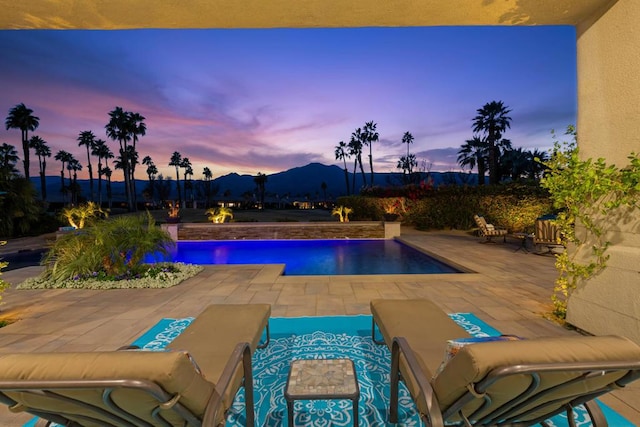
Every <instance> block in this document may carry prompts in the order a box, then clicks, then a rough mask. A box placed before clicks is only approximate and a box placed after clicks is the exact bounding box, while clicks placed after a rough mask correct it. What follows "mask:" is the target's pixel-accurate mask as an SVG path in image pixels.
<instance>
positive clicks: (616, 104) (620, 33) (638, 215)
mask: <svg viewBox="0 0 640 427" xmlns="http://www.w3.org/2000/svg"><path fill="white" fill-rule="evenodd" d="M638 22H640V1H637V0H619V1H618V2H617V3H615V4H614V5H613V7H611V9H609V10H608V11H607V12H606V13H605V14H604V15H603V16H601V17H600V19H598V20H597V21H596V22H594V23H592V24H591V25H590V26H587V25H585V26H584V27H579V28H578V123H577V126H578V146H579V147H580V152H581V155H582V157H583V158H589V157H591V158H598V157H604V158H605V159H606V160H607V162H608V163H615V164H616V165H617V166H618V167H624V166H625V165H626V164H628V161H627V156H628V155H629V153H631V152H632V151H635V152H636V153H638V152H640V26H639V25H638ZM607 236H608V240H609V241H611V242H612V243H613V246H612V247H611V248H610V249H609V251H608V254H609V255H610V257H611V258H610V260H609V262H608V267H607V269H606V270H605V271H604V272H603V273H602V274H600V275H598V276H596V277H594V278H592V279H590V280H589V281H587V282H586V283H584V284H581V285H580V286H579V287H578V289H577V290H576V291H575V292H574V293H573V295H572V297H571V299H570V301H569V305H568V313H567V320H568V321H569V322H570V323H571V324H573V325H575V326H577V327H579V328H581V329H584V330H586V331H588V332H591V333H594V334H621V335H626V336H628V337H630V338H631V339H633V340H634V341H636V342H638V343H640V212H639V211H638V210H636V211H635V212H633V213H632V214H630V215H627V216H626V217H625V218H624V219H623V220H621V221H619V222H618V223H617V225H615V226H611V227H609V229H608V230H607Z"/></svg>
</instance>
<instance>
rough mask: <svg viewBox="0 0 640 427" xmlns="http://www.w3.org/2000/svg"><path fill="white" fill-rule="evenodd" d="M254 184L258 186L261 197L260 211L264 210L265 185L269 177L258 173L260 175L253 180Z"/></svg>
mask: <svg viewBox="0 0 640 427" xmlns="http://www.w3.org/2000/svg"><path fill="white" fill-rule="evenodd" d="M253 182H255V183H256V185H257V186H258V195H259V197H260V209H264V193H265V184H266V183H267V175H265V174H263V173H260V172H258V175H257V176H255V177H254V178H253Z"/></svg>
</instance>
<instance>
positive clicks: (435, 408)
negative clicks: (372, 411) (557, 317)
mask: <svg viewBox="0 0 640 427" xmlns="http://www.w3.org/2000/svg"><path fill="white" fill-rule="evenodd" d="M371 312H372V314H373V326H374V329H373V331H372V334H374V338H375V326H376V325H377V326H378V327H379V330H380V333H381V334H382V336H383V339H384V343H386V344H387V345H388V346H389V347H390V348H391V379H390V382H391V389H390V397H391V403H390V410H389V418H390V422H392V423H396V422H398V394H399V381H400V380H401V379H402V380H403V381H404V382H405V384H406V386H407V388H408V390H409V392H410V393H411V396H412V398H413V399H414V401H415V402H416V405H417V408H418V411H419V412H420V416H421V417H422V419H423V420H424V422H425V424H426V425H429V426H444V425H445V423H446V424H447V425H459V426H472V425H491V426H501V425H505V426H506V425H513V426H531V425H535V424H538V423H542V422H544V420H547V419H549V418H551V417H552V416H554V415H556V414H559V413H566V414H567V415H568V417H569V419H573V410H574V408H575V407H576V406H577V405H581V404H584V405H585V407H586V408H587V412H588V414H589V416H590V417H591V421H592V424H593V425H594V426H605V425H607V424H606V420H605V417H604V415H603V413H602V411H601V410H600V408H599V407H598V405H597V404H596V403H595V401H594V400H593V399H595V398H596V397H598V396H600V395H602V394H605V393H607V392H609V391H612V390H615V389H617V388H620V387H624V386H625V385H626V384H628V383H630V382H632V381H634V380H636V379H638V378H640V346H638V345H637V344H635V343H633V342H632V341H630V340H628V339H626V338H622V337H616V336H604V337H593V336H572V337H560V338H536V339H524V340H518V341H495V342H485V343H477V344H473V345H468V346H465V347H462V348H461V349H460V350H459V351H458V352H457V354H456V355H455V356H454V357H453V358H452V359H451V360H450V361H449V362H448V363H447V364H446V365H444V368H442V369H441V371H440V372H438V368H439V367H440V365H441V363H442V360H443V359H444V354H445V350H446V340H447V339H454V338H462V337H465V336H468V335H467V334H466V332H464V331H463V330H462V329H461V328H460V327H459V326H457V325H456V324H455V322H453V321H452V320H451V319H449V317H448V316H447V315H446V314H445V313H443V312H442V311H441V310H440V309H439V308H438V307H437V306H435V304H433V303H432V302H431V301H428V300H374V301H371ZM449 335H450V336H449ZM376 341H377V342H379V343H380V342H382V341H380V340H377V339H376ZM436 372H438V373H437V374H435V373H436ZM543 425H544V424H543Z"/></svg>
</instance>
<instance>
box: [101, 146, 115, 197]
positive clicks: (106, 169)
mask: <svg viewBox="0 0 640 427" xmlns="http://www.w3.org/2000/svg"><path fill="white" fill-rule="evenodd" d="M111 157H113V155H112V156H111ZM101 174H102V175H104V176H105V177H107V203H108V206H109V209H111V203H112V196H113V194H112V193H111V168H110V167H109V166H105V167H104V168H102V169H101Z"/></svg>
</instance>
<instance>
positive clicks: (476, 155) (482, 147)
mask: <svg viewBox="0 0 640 427" xmlns="http://www.w3.org/2000/svg"><path fill="white" fill-rule="evenodd" d="M487 151H488V149H487V142H486V141H485V140H484V139H483V138H480V136H478V135H474V136H473V138H472V139H467V140H466V142H465V144H464V145H462V147H460V150H459V151H458V164H459V165H460V166H461V167H462V169H464V167H465V166H469V169H473V168H475V167H476V166H478V185H484V176H485V173H486V170H487Z"/></svg>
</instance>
